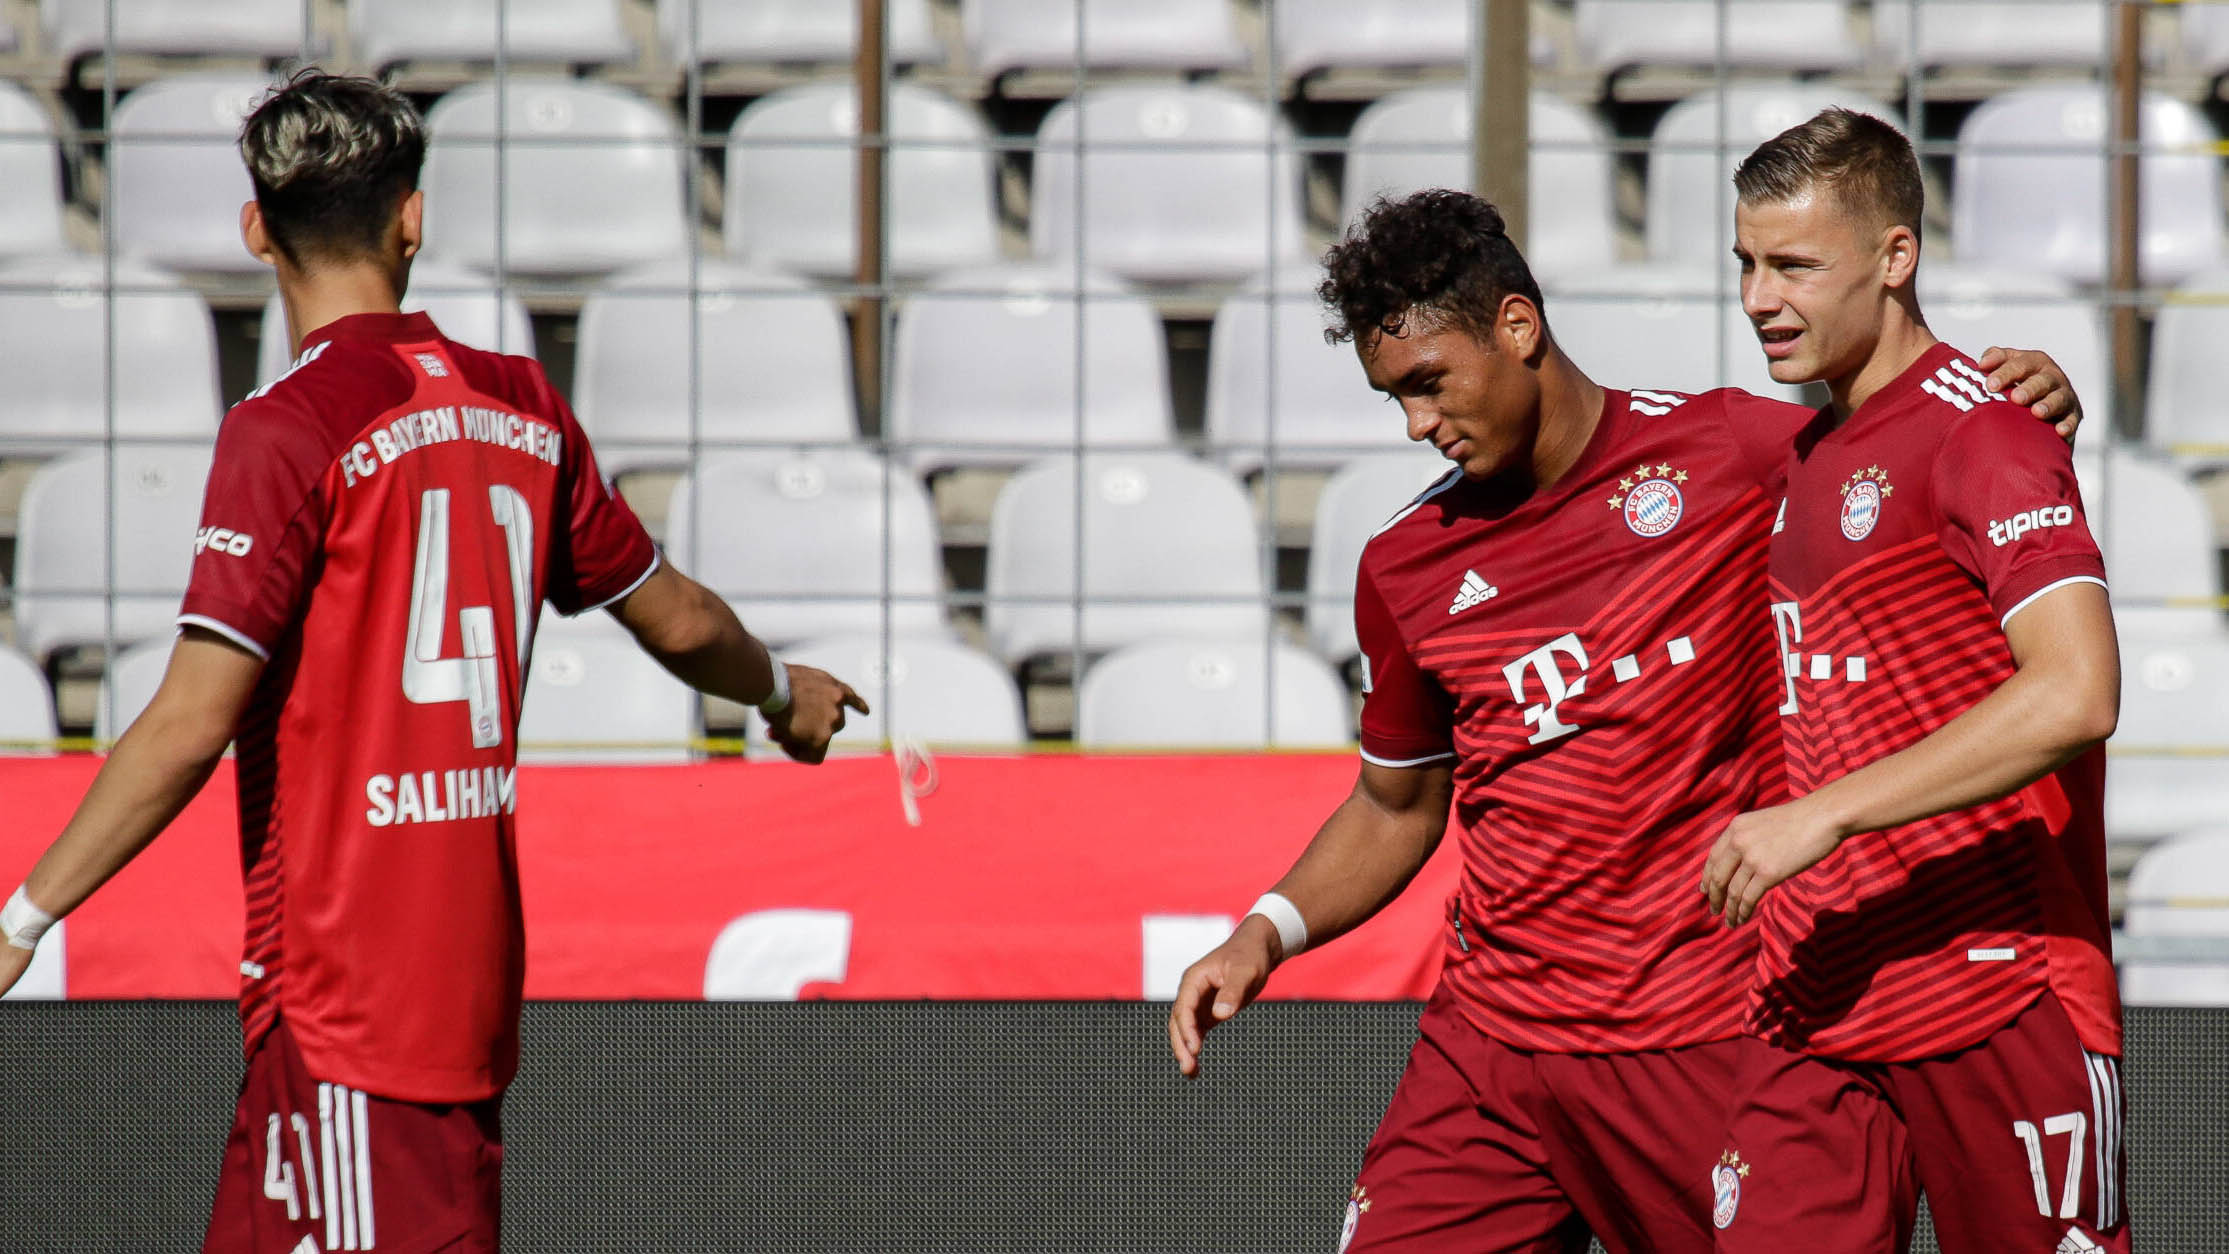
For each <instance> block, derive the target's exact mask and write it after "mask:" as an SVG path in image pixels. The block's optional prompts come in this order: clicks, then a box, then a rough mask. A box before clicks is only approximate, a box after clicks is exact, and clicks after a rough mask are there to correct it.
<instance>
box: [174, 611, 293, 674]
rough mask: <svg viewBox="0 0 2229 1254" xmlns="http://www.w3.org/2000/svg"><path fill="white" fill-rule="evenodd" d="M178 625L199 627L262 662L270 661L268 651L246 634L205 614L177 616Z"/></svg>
mask: <svg viewBox="0 0 2229 1254" xmlns="http://www.w3.org/2000/svg"><path fill="white" fill-rule="evenodd" d="M178 625H179V626H180V627H200V628H203V629H205V630H208V631H213V632H216V633H217V634H218V635H220V636H223V637H224V638H225V639H227V640H230V641H231V642H232V643H234V644H236V645H239V646H240V647H241V648H243V649H246V650H247V651H248V652H250V653H253V654H255V655H256V656H257V657H259V658H262V659H263V660H264V661H266V662H268V661H270V660H271V653H270V651H269V650H267V649H265V648H264V647H263V646H262V645H260V644H257V643H256V642H255V641H253V640H250V639H249V638H248V633H246V632H244V631H242V630H240V629H239V628H237V627H234V626H232V625H231V624H230V623H220V622H218V621H217V620H216V619H214V618H210V617H209V616H207V615H205V614H180V615H179V616H178Z"/></svg>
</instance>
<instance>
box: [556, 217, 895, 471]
mask: <svg viewBox="0 0 2229 1254" xmlns="http://www.w3.org/2000/svg"><path fill="white" fill-rule="evenodd" d="M690 282H691V278H690V265H689V263H688V262H687V261H686V260H683V261H667V262H658V263H655V264H653V265H651V266H648V267H645V268H642V269H637V270H630V271H628V272H627V273H625V274H623V275H620V276H617V277H615V278H613V279H612V280H611V281H610V282H607V283H605V284H604V285H603V286H601V287H598V288H597V289H596V290H595V291H593V292H591V293H589V296H588V300H587V301H586V302H585V303H584V304H583V305H582V306H581V312H580V350H579V354H578V356H577V357H576V358H575V364H574V374H573V406H574V408H575V409H576V410H577V411H578V412H579V414H580V419H581V423H582V424H583V426H584V427H585V428H586V429H587V431H588V433H589V435H590V436H591V437H592V438H593V439H594V440H595V442H596V456H597V458H598V460H599V461H600V462H601V464H602V465H603V468H604V469H605V470H606V471H607V472H616V471H620V470H626V469H632V468H636V467H642V466H653V465H658V466H684V465H686V464H687V463H688V461H689V458H690V446H691V442H692V441H695V442H698V443H701V444H707V445H720V444H749V443H759V444H767V443H778V444H826V443H844V442H849V441H854V440H856V439H857V438H858V427H857V424H856V423H855V422H854V420H853V417H852V387H851V345H850V342H849V340H848V338H847V336H846V333H845V330H844V320H843V313H842V311H841V310H839V309H838V308H837V307H836V303H835V301H833V300H831V299H830V298H829V297H828V296H826V295H825V294H823V293H822V292H820V291H819V290H817V289H815V288H813V287H811V286H809V285H808V284H806V283H805V282H804V280H802V279H798V278H795V277H792V276H790V275H786V274H780V273H776V272H774V271H768V270H754V269H751V268H749V267H747V266H741V265H736V264H734V263H732V262H723V261H719V260H715V259H712V258H704V259H702V260H699V261H698V262H697V263H696V274H695V283H696V285H697V289H696V290H697V292H698V295H697V297H696V302H695V303H696V314H695V317H696V334H695V342H696V349H695V351H694V353H692V352H691V350H690V322H689V320H690V309H689V306H690V298H689V291H690Z"/></svg>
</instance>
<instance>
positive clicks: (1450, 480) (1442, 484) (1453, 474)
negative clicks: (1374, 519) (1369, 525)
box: [1370, 467, 1463, 540]
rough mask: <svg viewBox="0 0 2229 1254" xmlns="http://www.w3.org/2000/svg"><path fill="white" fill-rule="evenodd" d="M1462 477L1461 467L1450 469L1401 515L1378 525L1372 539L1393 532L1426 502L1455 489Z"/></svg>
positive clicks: (1396, 515) (1409, 504)
mask: <svg viewBox="0 0 2229 1254" xmlns="http://www.w3.org/2000/svg"><path fill="white" fill-rule="evenodd" d="M1462 477H1463V471H1462V468H1461V467H1455V468H1452V469H1450V470H1449V471H1448V472H1447V473H1446V474H1444V475H1442V476H1440V481H1439V482H1438V483H1435V484H1433V485H1432V486H1431V487H1428V488H1426V489H1424V490H1423V491H1422V492H1419V493H1417V495H1416V499H1415V500H1412V501H1410V502H1409V503H1408V504H1407V505H1405V506H1403V507H1402V509H1401V512H1400V513H1398V514H1395V515H1394V516H1393V517H1391V518H1388V519H1386V520H1385V521H1384V522H1382V523H1380V524H1378V529H1377V530H1376V531H1373V532H1371V533H1370V538H1371V539H1373V540H1375V539H1377V538H1378V537H1379V536H1382V535H1384V534H1385V533H1386V532H1388V531H1391V530H1393V528H1394V526H1395V524H1397V523H1399V522H1400V521H1401V520H1402V519H1404V518H1407V517H1408V516H1409V515H1411V514H1413V513H1415V512H1416V511H1417V510H1418V508H1420V507H1421V506H1422V505H1423V504H1424V503H1425V502H1426V501H1429V500H1431V499H1432V498H1433V497H1435V496H1438V495H1439V494H1440V493H1442V492H1445V491H1447V490H1448V489H1449V488H1452V487H1454V486H1455V483H1456V481H1457V480H1459V479H1461V478H1462Z"/></svg>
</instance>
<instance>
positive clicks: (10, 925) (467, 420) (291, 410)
mask: <svg viewBox="0 0 2229 1254" xmlns="http://www.w3.org/2000/svg"><path fill="white" fill-rule="evenodd" d="M241 150H242V153H243V155H244V156H245V158H246V161H247V165H248V169H249V172H250V173H251V175H252V176H253V182H254V186H255V200H254V201H253V202H252V203H250V204H248V205H246V206H244V207H243V209H242V212H241V224H242V231H243V234H244V236H245V238H246V242H247V246H248V248H249V250H250V251H251V252H253V253H254V254H256V255H257V256H259V257H261V258H262V259H264V260H265V261H266V262H268V263H270V264H271V265H272V266H273V267H274V268H275V269H276V271H277V273H278V282H279V292H280V295H281V297H282V298H283V300H284V302H285V307H286V311H287V319H288V325H289V327H290V328H291V329H292V330H293V332H294V334H295V336H296V339H297V342H298V344H299V347H300V353H301V355H300V357H299V358H298V359H297V360H296V361H295V363H294V365H293V367H292V369H290V370H289V371H288V372H287V373H286V375H285V376H283V377H282V378H280V379H279V380H277V381H276V382H274V383H272V384H271V385H269V386H268V387H266V388H264V389H263V390H262V391H260V392H257V393H256V394H255V395H253V396H251V397H249V398H248V399H247V400H245V401H243V402H241V403H240V404H239V405H237V406H235V407H234V408H233V409H232V411H231V413H230V414H228V415H227V416H226V418H225V422H224V425H223V427H222V429H221V430H220V431H219V433H218V436H217V449H216V458H215V465H214V468H213V469H212V470H211V472H210V479H209V485H208V491H207V496H206V500H205V504H204V507H203V522H204V524H205V526H204V528H203V530H202V532H201V535H200V538H199V540H198V541H197V543H196V546H195V547H196V556H195V559H194V567H193V574H192V578H191V581H190V584H189V587H188V590H187V592H186V597H185V603H184V606H183V612H182V613H181V615H180V616H179V620H178V621H179V625H180V628H181V635H180V638H179V640H178V642H177V645H176V648H175V650H174V652H173V653H172V656H171V661H170V667H169V670H168V671H167V673H166V674H165V675H164V677H163V681H162V685H161V688H160V690H159V691H158V692H157V694H156V695H155V697H154V699H153V701H152V703H151V704H150V705H149V706H148V707H147V710H146V712H145V713H144V714H143V715H141V716H140V718H139V719H138V721H137V722H135V723H134V724H133V725H132V726H131V728H130V729H129V730H127V731H126V732H125V734H124V736H123V738H122V739H121V740H119V741H118V742H117V745H116V748H115V750H114V752H113V753H112V754H111V755H110V757H109V759H108V761H107V762H106V763H105V764H104V765H103V766H102V768H101V771H100V774H99V776H98V777H97V778H96V779H95V781H94V783H93V785H92V788H91V789H90V791H88V793H87V794H86V797H85V800H84V801H83V802H82V803H81V805H80V806H79V808H78V811H77V813H76V815H75V816H74V817H73V818H72V819H71V821H70V822H69V824H68V825H67V826H66V827H65V828H64V830H63V831H62V833H61V835H60V836H59V837H58V838H57V839H56V840H55V842H54V844H53V845H52V846H51V847H50V848H49V849H48V850H47V852H46V854H45V856H43V857H42V858H41V859H40V860H39V862H38V864H37V866H36V867H34V868H33V869H32V871H31V874H30V876H29V878H28V879H27V880H26V881H25V883H24V884H23V886H22V887H21V888H18V889H17V890H16V892H15V894H14V896H13V897H12V898H10V900H9V902H8V904H7V906H6V908H5V910H4V912H0V930H4V932H5V934H6V940H7V942H8V943H7V944H6V945H5V946H0V990H4V989H6V988H7V987H8V986H9V985H12V984H13V983H14V982H15V981H16V979H17V978H18V977H20V976H21V974H22V972H23V970H24V968H25V966H27V965H28V963H29V961H30V958H31V953H32V947H33V946H35V945H36V943H37V938H38V934H39V933H40V932H42V931H44V930H45V928H46V926H48V925H49V924H50V923H51V922H52V919H53V916H56V915H62V914H67V913H68V912H69V911H70V910H71V909H73V908H75V907H76V906H77V905H78V904H79V903H80V902H82V901H84V900H85V898H86V897H87V896H88V895H90V894H91V893H92V892H93V891H94V890H95V889H96V888H97V887H99V886H100V885H101V884H102V883H103V882H104V881H106V880H107V879H108V878H109V876H111V875H113V874H114V873H115V872H116V871H117V870H118V868H120V867H122V866H123V865H124V863H125V862H127V861H129V860H130V859H131V858H132V856H133V855H135V854H137V853H138V852H139V851H140V850H141V849H142V848H144V847H145V846H146V845H147V843H148V842H149V841H151V840H152V839H154V837H155V835H156V834H157V833H158V832H160V831H161V830H162V829H163V827H164V826H165V825H167V824H168V823H169V822H170V820H171V819H173V818H174V817H176V816H177V814H178V812H179V811H180V810H181V809H182V808H184V806H185V804H186V803H187V801H188V800H190V799H191V798H192V796H193V794H194V793H195V792H196V791H197V790H198V789H199V788H200V787H201V785H202V783H203V782H204V781H205V780H207V779H208V777H209V774H210V773H211V772H212V771H213V770H214V769H215V768H216V765H217V762H218V759H219V758H220V757H221V756H222V755H223V753H224V749H225V745H226V744H227V743H228V742H231V741H233V740H235V738H237V741H238V746H239V753H238V760H237V766H236V769H237V773H238V775H239V799H240V839H241V862H242V865H243V868H244V871H245V875H246V881H247V906H248V920H247V939H246V951H245V954H244V957H243V961H242V962H241V964H240V971H241V975H242V981H241V986H240V987H241V991H240V1015H241V1021H242V1025H243V1029H244V1038H245V1045H246V1052H247V1073H246V1077H245V1079H244V1080H243V1081H242V1085H241V1091H240V1100H239V1106H238V1111H237V1114H236V1116H235V1121H234V1124H233V1128H232V1132H231V1136H230V1139H229V1141H228V1142H227V1144H226V1147H225V1155H224V1166H223V1171H222V1176H221V1179H220V1182H219V1185H218V1189H217V1197H216V1205H215V1209H214V1213H213V1215H212V1217H211V1220H210V1225H209V1231H208V1236H207V1238H206V1244H205V1246H204V1248H205V1249H207V1250H209V1251H211V1252H212V1254H303V1252H307V1254H316V1252H317V1251H320V1250H374V1249H376V1250H381V1251H389V1252H392V1254H415V1252H419V1251H435V1250H443V1251H448V1250H457V1251H463V1250H494V1249H495V1248H496V1243H497V1240H498V1211H499V1201H500V1198H499V1183H498V1176H499V1168H500V1165H501V1162H502V1153H503V1148H502V1140H501V1134H500V1128H499V1122H498V1106H499V1103H500V1101H501V1097H502V1093H503V1090H504V1088H505V1086H506V1085H507V1084H508V1083H509V1082H510V1080H511V1077H512V1075H513V1073H514V1072H515V1070H516V1068H517V1060H518V1025H519V998H520V990H521V986H522V983H523V979H524V974H525V969H524V967H525V952H524V943H523V942H524V936H523V926H522V920H521V915H520V906H519V890H518V882H519V881H518V864H517V851H516V845H515V830H514V829H515V824H514V819H513V817H512V815H513V812H514V809H515V807H516V805H517V803H518V796H517V776H516V770H515V763H516V760H517V730H518V717H519V701H520V689H521V685H522V683H523V681H524V673H525V664H526V659H527V654H528V650H529V649H530V647H531V645H532V642H533V637H534V626H535V620H536V618H537V616H538V614H539V611H540V609H541V606H542V602H543V600H544V599H545V598H547V599H548V600H549V601H550V602H551V603H552V604H554V605H555V606H556V607H557V608H558V609H559V610H560V611H561V612H565V613H570V614H578V613H586V612H588V611H590V610H595V609H607V608H608V609H609V610H610V611H611V613H612V614H613V615H614V616H616V617H617V618H618V619H619V621H620V622H622V623H623V624H625V625H626V626H627V627H628V628H629V629H630V630H632V631H633V633H634V634H635V636H636V638H637V639H638V640H639V641H640V642H641V644H642V645H643V647H644V648H645V649H647V650H648V651H649V652H650V653H651V654H653V655H654V656H656V657H657V658H658V659H659V660H660V661H661V662H663V663H664V664H665V665H666V666H667V667H668V668H669V669H671V670H672V671H673V672H674V673H675V674H676V675H678V676H680V677H681V678H682V679H684V680H687V681H688V682H690V683H691V684H694V685H695V686H697V687H698V688H700V689H702V690H704V691H706V692H712V693H717V694H719V695H722V696H725V697H728V698H730V699H733V700H737V701H741V702H745V703H752V704H757V705H758V706H759V707H760V708H761V709H762V710H765V711H767V712H768V714H769V716H770V721H771V724H772V726H773V728H774V730H775V734H776V736H777V738H778V739H779V740H780V741H781V742H782V744H783V746H784V748H785V749H787V750H788V751H789V752H790V753H791V755H792V756H795V757H798V758H802V759H805V760H809V761H817V760H819V758H820V757H821V756H822V755H823V754H824V753H825V752H826V749H827V744H828V739H829V737H830V735H832V734H833V733H834V732H835V731H836V730H837V729H839V728H840V727H841V726H842V725H843V721H844V713H843V712H844V709H845V708H846V707H847V706H848V707H850V708H853V709H864V706H863V705H862V704H861V703H860V701H859V699H858V697H857V696H856V695H855V694H853V693H852V692H851V690H850V689H849V688H847V687H845V686H844V685H843V684H841V683H839V682H837V681H836V680H835V679H833V678H831V677H830V676H828V675H827V674H825V673H823V672H820V671H817V670H813V669H811V668H808V667H802V666H792V667H787V668H786V669H785V668H784V667H783V666H781V665H780V664H779V663H778V662H777V661H776V660H775V659H774V658H773V657H772V656H771V655H770V654H769V653H768V652H767V651H766V649H765V647H764V646H763V645H761V644H760V643H759V642H758V641H757V640H756V639H754V638H753V637H752V636H751V635H750V634H749V633H747V632H746V631H744V629H743V627H742V624H740V623H739V622H737V621H736V618H735V615H734V614H733V612H731V611H730V610H729V609H728V608H727V606H726V605H725V604H724V603H722V602H721V601H720V600H719V598H717V597H715V596H714V595H712V594H711V593H710V592H708V591H707V590H706V589H704V588H703V587H701V586H700V585H698V584H696V583H694V582H692V581H691V580H689V579H687V578H685V577H684V576H682V575H681V574H679V573H678V572H676V571H675V570H674V569H673V568H672V567H671V566H669V565H666V564H664V563H663V562H662V561H661V560H660V558H659V555H658V551H657V549H656V547H655V546H654V545H653V544H652V543H651V539H650V536H649V535H648V534H647V533H646V532H645V531H644V530H643V528H642V525H641V524H640V523H639V522H638V521H636V519H635V516H634V514H633V513H632V512H631V511H630V510H629V509H628V508H627V506H626V504H625V503H624V502H622V501H621V500H620V499H619V497H618V496H617V495H616V494H615V493H614V492H613V491H612V489H611V486H610V485H609V483H607V482H606V481H605V480H604V478H603V477H602V475H601V474H600V473H599V472H598V471H597V468H596V459H595V457H594V455H593V454H592V453H591V452H590V450H589V447H588V441H587V440H586V439H585V438H584V437H583V436H582V434H581V429H580V426H579V424H578V423H577V422H575V421H574V418H573V415H572V413H571V412H570V411H569V410H568V408H567V407H566V405H565V402H564V401H563V400H562V399H560V398H559V397H558V396H557V394H556V392H555V391H553V390H552V389H551V387H550V384H549V381H548V379H546V378H545V377H544V376H543V374H542V371H541V368H540V367H539V366H537V365H536V364H535V363H534V362H533V361H531V360H529V359H527V358H523V357H503V356H497V355H495V354H492V353H484V352H480V351H477V350H474V349H471V348H467V347H465V346H463V345H461V344H458V343H456V342H455V341H453V340H450V339H448V338H446V337H444V336H443V335H442V334H441V332H440V331H439V330H438V329H436V328H435V326H434V324H433V323H432V322H431V321H430V320H429V319H427V318H426V317H425V316H424V315H422V314H413V315H405V314H402V313H401V312H399V309H398V298H399V296H400V294H401V292H402V291H403V290H404V287H405V285H406V280H407V278H408V275H409V270H410V259H411V257H412V255H413V254H414V253H415V252H416V250H417V247H418V242H419V238H420V224H421V221H422V206H423V198H422V196H421V195H420V193H419V192H418V191H417V190H416V187H417V180H418V170H419V165H420V161H421V158H422V157H423V155H424V151H425V130H424V126H423V123H422V122H421V120H420V119H419V116H418V114H417V112H416V110H414V109H413V108H412V107H411V105H410V103H409V102H408V101H407V100H405V99H404V98H403V97H402V96H401V95H399V94H397V93H395V92H393V91H390V90H389V89H387V88H385V87H382V86H381V85H380V84H378V83H376V82H373V81H372V80H369V79H350V78H336V77H329V76H326V75H323V74H318V73H315V72H304V73H303V74H301V75H298V76H297V77H296V78H295V79H294V80H293V81H292V82H290V83H289V84H288V85H287V86H286V87H285V88H284V89H282V90H280V91H278V92H276V93H275V94H273V95H271V96H270V97H269V98H267V99H266V100H265V101H264V102H263V103H262V104H261V105H260V106H259V107H258V108H257V109H256V110H255V111H254V113H253V114H252V115H250V117H249V118H248V120H247V122H246V124H245V126H244V128H243V131H242V135H241ZM173 541H174V542H181V543H182V542H183V541H182V539H180V538H176V537H174V538H173Z"/></svg>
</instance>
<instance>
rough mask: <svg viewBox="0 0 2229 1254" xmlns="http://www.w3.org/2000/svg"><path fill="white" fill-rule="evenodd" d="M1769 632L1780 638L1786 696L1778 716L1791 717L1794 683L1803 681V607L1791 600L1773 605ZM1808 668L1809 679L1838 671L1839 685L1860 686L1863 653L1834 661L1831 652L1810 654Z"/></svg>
mask: <svg viewBox="0 0 2229 1254" xmlns="http://www.w3.org/2000/svg"><path fill="white" fill-rule="evenodd" d="M1772 629H1773V633H1774V634H1775V635H1777V636H1779V637H1780V658H1781V677H1782V678H1783V679H1784V680H1785V681H1786V683H1787V685H1788V696H1787V699H1786V700H1785V701H1782V702H1781V703H1780V713H1782V714H1793V713H1795V712H1796V708H1797V706H1796V681H1797V680H1798V679H1801V678H1803V673H1804V671H1805V669H1806V667H1805V664H1804V656H1803V607H1802V606H1800V605H1798V604H1796V603H1795V602H1794V601H1775V602H1773V606H1772ZM1838 662H1839V665H1838V664H1837V663H1838ZM1808 669H1809V670H1810V672H1811V678H1813V679H1822V680H1823V679H1832V678H1834V675H1835V672H1836V671H1840V672H1841V673H1842V680H1843V682H1844V683H1851V684H1862V683H1864V682H1865V680H1866V676H1867V670H1866V662H1865V656H1864V655H1863V654H1851V655H1850V656H1848V657H1845V658H1840V659H1837V658H1836V657H1835V656H1834V655H1833V654H1831V653H1814V654H1812V655H1811V660H1810V665H1809V667H1808Z"/></svg>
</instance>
